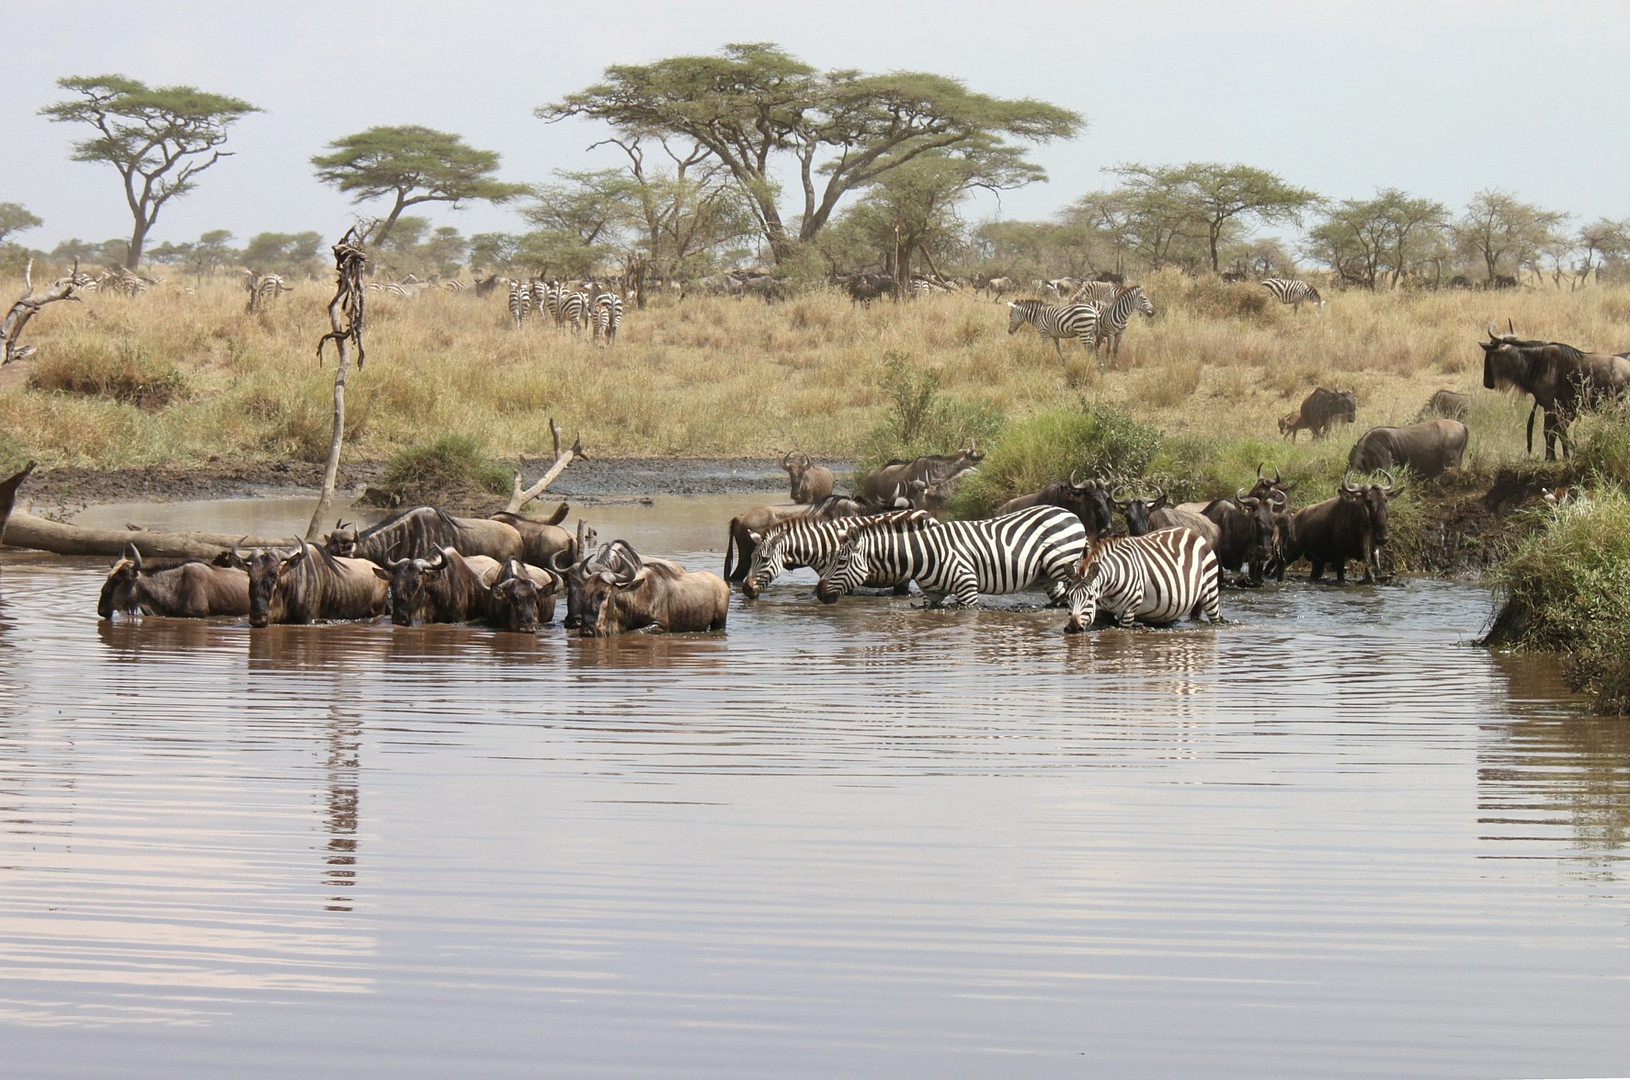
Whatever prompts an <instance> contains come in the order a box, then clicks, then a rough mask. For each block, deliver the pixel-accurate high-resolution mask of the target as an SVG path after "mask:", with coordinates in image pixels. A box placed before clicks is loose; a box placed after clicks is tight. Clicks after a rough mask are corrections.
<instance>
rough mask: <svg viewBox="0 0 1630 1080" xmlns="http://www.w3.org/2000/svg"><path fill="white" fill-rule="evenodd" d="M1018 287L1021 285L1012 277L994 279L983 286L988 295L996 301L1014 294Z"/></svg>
mask: <svg viewBox="0 0 1630 1080" xmlns="http://www.w3.org/2000/svg"><path fill="white" fill-rule="evenodd" d="M1018 287H1019V283H1018V282H1017V281H1014V280H1013V279H1012V278H1010V277H993V278H991V279H990V280H989V281H987V282H985V284H984V286H983V288H984V290H985V293H986V295H988V296H990V297H992V298H995V299H1000V298H1001V297H1003V296H1006V295H1007V294H1008V293H1010V292H1014V291H1015V290H1017V289H1018Z"/></svg>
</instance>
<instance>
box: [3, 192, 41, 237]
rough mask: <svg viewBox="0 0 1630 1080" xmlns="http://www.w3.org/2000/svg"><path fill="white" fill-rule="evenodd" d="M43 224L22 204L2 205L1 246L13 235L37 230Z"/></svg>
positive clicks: (10, 203) (9, 203)
mask: <svg viewBox="0 0 1630 1080" xmlns="http://www.w3.org/2000/svg"><path fill="white" fill-rule="evenodd" d="M41 224H42V222H41V221H40V219H39V218H38V217H36V216H35V215H33V214H31V213H29V211H28V207H26V206H23V205H22V204H21V203H14V202H8V203H0V244H3V243H5V242H6V241H8V240H10V239H11V235H12V233H20V232H22V231H24V230H25V229H37V228H39V227H40V225H41Z"/></svg>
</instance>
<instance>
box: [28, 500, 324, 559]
mask: <svg viewBox="0 0 1630 1080" xmlns="http://www.w3.org/2000/svg"><path fill="white" fill-rule="evenodd" d="M4 537H5V543H6V545H7V546H9V547H23V548H34V549H36V550H38V551H49V552H51V553H52V554H54V555H108V556H114V557H118V556H121V555H123V554H124V551H125V548H127V547H129V546H130V545H132V544H134V545H135V546H136V550H137V551H140V552H141V553H142V557H143V558H149V559H152V558H157V559H213V558H214V557H215V556H217V555H219V554H220V553H221V552H223V551H230V550H231V549H232V546H233V545H234V544H241V545H243V546H244V547H293V546H294V543H295V542H294V538H293V537H289V536H282V537H264V536H229V535H227V534H225V533H202V532H177V533H162V532H152V531H149V530H145V529H134V530H133V529H84V528H81V527H79V526H78V525H67V524H64V523H63V522H60V521H52V520H51V519H49V518H42V517H35V516H34V515H33V514H30V513H26V512H24V511H21V510H18V511H13V513H12V515H11V520H10V521H9V522H7V523H6V525H5V533H4Z"/></svg>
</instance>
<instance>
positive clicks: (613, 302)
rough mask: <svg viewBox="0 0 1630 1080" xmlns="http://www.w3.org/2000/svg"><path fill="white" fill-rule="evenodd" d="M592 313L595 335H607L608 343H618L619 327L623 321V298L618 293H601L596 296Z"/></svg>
mask: <svg viewBox="0 0 1630 1080" xmlns="http://www.w3.org/2000/svg"><path fill="white" fill-rule="evenodd" d="M591 315H592V318H593V328H594V336H595V337H596V338H598V337H600V336H601V335H602V334H604V335H605V339H606V344H607V345H615V344H616V343H617V327H619V326H621V325H622V321H623V298H622V297H620V296H618V295H617V294H616V293H612V292H606V293H601V294H600V295H599V296H596V297H595V298H594V304H593V306H592V311H591Z"/></svg>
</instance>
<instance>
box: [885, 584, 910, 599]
mask: <svg viewBox="0 0 1630 1080" xmlns="http://www.w3.org/2000/svg"><path fill="white" fill-rule="evenodd" d="M890 595H892V596H910V595H911V582H909V581H902V582H900V584H898V585H896V586H895V587H894V591H893V593H891V594H890Z"/></svg>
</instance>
